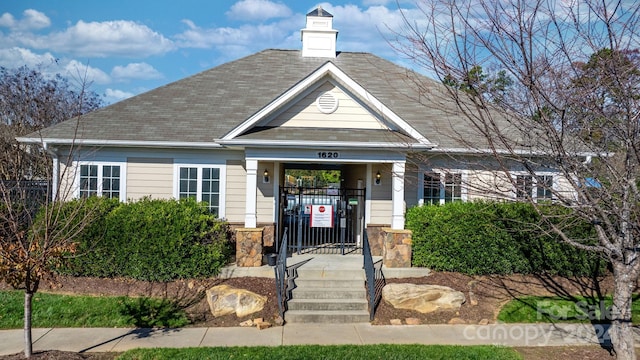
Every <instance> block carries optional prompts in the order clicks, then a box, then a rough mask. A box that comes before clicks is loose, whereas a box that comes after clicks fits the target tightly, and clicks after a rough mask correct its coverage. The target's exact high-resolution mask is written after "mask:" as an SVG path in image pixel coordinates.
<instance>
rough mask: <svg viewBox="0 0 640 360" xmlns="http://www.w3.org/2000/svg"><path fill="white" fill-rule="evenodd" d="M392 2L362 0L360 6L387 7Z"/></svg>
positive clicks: (387, 0) (385, 0) (386, 0)
mask: <svg viewBox="0 0 640 360" xmlns="http://www.w3.org/2000/svg"><path fill="white" fill-rule="evenodd" d="M391 1H392V0H363V1H362V5H364V6H371V5H387V4H388V3H390V2H391Z"/></svg>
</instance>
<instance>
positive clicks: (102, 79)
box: [63, 60, 111, 86]
mask: <svg viewBox="0 0 640 360" xmlns="http://www.w3.org/2000/svg"><path fill="white" fill-rule="evenodd" d="M64 69H65V74H63V75H65V76H66V77H67V78H69V79H71V80H74V81H75V82H77V83H78V84H80V85H83V86H90V85H91V84H92V83H96V84H109V83H110V82H111V78H110V77H109V75H107V73H105V72H104V71H102V70H100V69H98V68H94V67H91V66H89V65H88V64H83V63H81V62H79V61H77V60H70V61H69V62H68V63H67V64H66V65H65V66H64Z"/></svg>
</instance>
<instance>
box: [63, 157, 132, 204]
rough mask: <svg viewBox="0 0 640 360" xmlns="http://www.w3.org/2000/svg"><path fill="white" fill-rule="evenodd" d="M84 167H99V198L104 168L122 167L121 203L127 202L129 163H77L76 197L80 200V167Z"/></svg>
mask: <svg viewBox="0 0 640 360" xmlns="http://www.w3.org/2000/svg"><path fill="white" fill-rule="evenodd" d="M82 165H97V166H98V196H102V168H103V167H104V166H119V167H120V197H119V199H118V200H119V201H120V202H125V201H127V163H126V162H117V161H115V162H114V161H76V163H75V166H76V174H75V178H74V180H73V181H74V186H73V188H74V189H75V191H74V196H75V197H76V198H80V173H81V171H80V167H81V166H82Z"/></svg>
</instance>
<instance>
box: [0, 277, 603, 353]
mask: <svg viewBox="0 0 640 360" xmlns="http://www.w3.org/2000/svg"><path fill="white" fill-rule="evenodd" d="M386 283H414V284H434V285H444V286H449V287H451V288H453V289H455V290H459V291H462V292H463V293H464V294H465V296H466V297H467V301H466V302H465V303H464V304H463V305H462V306H461V308H460V310H458V311H440V312H435V313H431V314H421V313H418V312H415V311H409V310H398V309H394V308H393V307H392V306H391V305H389V304H387V303H385V302H384V301H381V302H380V304H379V305H378V308H377V311H376V317H375V319H374V321H373V324H374V325H386V324H390V321H391V320H392V319H400V320H401V321H402V322H403V323H405V322H406V319H407V318H417V319H418V320H419V321H420V323H422V324H443V323H449V322H451V321H452V319H454V318H455V320H454V321H457V322H458V323H467V324H478V323H483V322H488V323H494V322H495V321H496V316H497V314H498V312H499V310H500V307H501V306H502V305H503V304H504V303H506V302H507V301H509V300H511V299H513V298H515V297H518V296H523V295H568V294H572V295H583V296H592V295H594V294H596V293H597V292H602V293H606V292H610V291H611V290H612V286H613V281H612V279H611V277H604V278H600V279H597V281H594V280H592V279H565V278H560V277H553V276H521V275H512V276H468V275H463V274H459V273H446V272H434V273H432V274H431V275H429V276H426V277H419V278H404V279H386ZM221 284H226V285H230V286H233V287H238V288H244V289H247V290H250V291H253V292H255V293H258V294H261V295H264V296H266V297H267V299H268V300H267V303H266V305H265V307H264V309H263V310H262V311H261V312H259V313H255V314H252V315H250V316H247V317H244V318H238V317H237V316H235V315H233V314H232V315H227V316H222V317H213V315H211V313H210V311H209V307H208V304H207V301H206V298H205V291H206V289H208V288H210V287H212V286H215V285H221ZM0 288H5V289H6V288H7V286H6V285H4V284H0ZM40 291H45V292H53V293H63V294H84V295H96V296H101V295H114V296H118V295H126V296H150V297H163V298H168V299H172V300H174V301H176V302H177V303H178V304H180V305H181V306H182V307H183V308H184V309H185V310H186V311H187V313H188V314H189V316H190V319H191V321H192V325H191V326H206V327H219V326H238V325H239V324H240V323H241V322H242V321H245V320H247V319H254V318H257V317H262V318H264V319H265V320H266V321H269V322H271V323H274V319H275V318H276V316H277V315H278V306H277V303H276V301H275V283H274V280H273V279H267V278H256V277H244V278H232V279H206V280H180V281H173V282H168V283H157V282H146V281H137V280H131V279H99V278H85V277H59V278H57V279H55V281H54V282H52V283H47V284H45V285H43V286H42V287H41V290H40ZM470 291H471V292H472V293H473V298H474V300H475V301H473V302H472V301H470V298H469V296H470V294H469V292H470ZM476 302H477V304H476ZM517 350H518V351H519V352H520V353H521V354H522V355H523V356H524V358H525V359H552V358H565V357H572V358H580V359H603V358H612V357H611V355H610V354H609V353H608V352H607V351H606V350H604V349H602V348H600V347H591V346H571V347H535V348H517ZM115 356H116V354H90V353H84V354H78V353H69V352H61V351H47V352H43V353H37V354H34V357H33V358H34V359H47V360H51V359H92V360H106V359H112V358H114V357H115ZM19 358H22V355H21V354H16V355H12V356H5V357H0V359H8V360H9V359H11V360H13V359H19ZM613 358H614V357H613Z"/></svg>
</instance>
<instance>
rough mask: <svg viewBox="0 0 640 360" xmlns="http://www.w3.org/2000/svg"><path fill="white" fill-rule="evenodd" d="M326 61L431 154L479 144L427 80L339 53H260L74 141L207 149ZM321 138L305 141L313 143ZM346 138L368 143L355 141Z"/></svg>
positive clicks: (111, 114) (96, 118) (88, 119)
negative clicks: (421, 139)
mask: <svg viewBox="0 0 640 360" xmlns="http://www.w3.org/2000/svg"><path fill="white" fill-rule="evenodd" d="M327 61H331V62H333V63H334V64H335V65H336V66H337V67H338V68H340V69H341V70H342V71H343V72H344V73H346V74H347V75H348V76H349V77H350V78H352V79H353V80H354V81H355V82H357V83H358V84H359V85H360V86H362V87H363V88H365V89H366V90H367V91H368V92H369V93H371V94H372V95H373V96H375V97H376V98H377V99H378V100H380V101H381V102H382V103H383V104H385V105H386V106H387V107H388V108H390V109H391V110H392V111H393V112H394V113H396V114H397V115H399V116H400V117H401V118H402V119H404V120H405V121H406V122H407V123H409V124H410V125H411V126H413V127H414V128H415V129H416V130H417V131H419V132H420V133H422V134H423V135H424V136H425V137H426V138H427V139H428V140H430V141H431V142H432V143H435V144H437V145H438V146H439V147H444V148H450V147H457V148H459V147H462V146H463V145H461V144H460V143H459V142H458V141H456V140H455V139H456V138H464V139H465V140H467V141H471V142H474V141H475V142H476V143H477V142H482V141H480V140H481V137H478V136H477V135H476V134H474V133H473V132H471V131H470V127H469V126H467V125H465V122H464V121H463V117H462V116H459V115H457V112H456V108H455V104H453V103H450V102H448V101H445V100H442V101H440V100H438V98H444V97H443V96H442V97H441V96H439V95H440V90H438V89H440V87H441V86H440V85H439V84H438V83H436V82H434V81H432V80H430V79H427V78H424V77H420V76H418V77H417V79H419V80H420V82H421V85H422V86H424V85H425V84H426V85H427V91H426V92H424V91H420V92H418V91H417V90H416V88H415V86H414V84H415V83H414V81H415V79H416V76H417V75H416V74H415V73H413V72H411V70H408V69H406V68H403V67H400V66H397V65H395V64H393V63H391V62H389V61H387V60H384V59H381V58H379V57H377V56H374V55H372V54H369V53H354V52H340V53H338V54H337V56H336V58H335V59H324V58H303V57H302V56H301V52H300V51H297V50H264V51H261V52H258V53H256V54H253V55H250V56H247V57H244V58H241V59H238V60H235V61H232V62H229V63H226V64H223V65H220V66H217V67H215V68H212V69H210V70H206V71H204V72H201V73H199V74H196V75H193V76H190V77H187V78H185V79H182V80H179V81H176V82H174V83H170V84H167V85H165V86H162V87H159V88H157V89H155V90H152V91H149V92H147V93H144V94H141V95H138V96H135V97H132V98H129V99H127V100H124V101H121V102H118V103H116V104H113V105H110V106H107V107H105V108H102V109H99V110H97V111H94V112H92V113H89V114H86V115H84V116H83V117H82V118H81V119H80V120H79V121H80V125H79V126H78V133H77V136H76V137H75V138H76V139H79V140H91V141H93V140H96V141H149V142H185V143H186V142H190V143H211V142H214V141H215V140H216V139H220V138H222V137H223V136H224V135H225V134H227V133H228V132H229V131H231V130H232V129H233V128H235V127H236V126H238V125H240V124H241V123H243V122H244V121H245V120H247V119H248V118H249V117H251V116H252V115H253V114H254V113H255V112H257V111H258V110H260V109H261V108H263V107H264V106H266V105H268V104H269V103H270V102H272V101H273V100H274V99H275V98H277V97H278V96H279V95H281V94H283V93H284V92H285V91H286V90H288V89H290V88H292V87H293V86H294V85H296V84H297V83H298V82H299V81H301V80H302V79H304V78H305V77H307V76H308V75H309V74H311V73H312V72H313V71H314V70H316V69H318V68H319V67H320V66H322V65H323V64H324V63H326V62H327ZM362 100H363V101H366V99H362ZM76 124H77V120H69V121H66V122H63V123H61V124H58V125H56V126H53V127H50V128H48V129H45V130H43V131H42V132H41V134H40V135H41V136H42V137H43V138H45V139H47V138H48V139H73V138H74V132H75V129H76ZM267 134H274V136H284V135H283V133H282V132H277V131H275V130H274V131H271V132H263V133H262V135H257V133H255V132H254V133H253V134H247V135H244V137H245V138H246V139H249V140H250V139H251V138H252V137H256V136H265V135H267ZM327 134H328V133H327V132H319V133H316V134H315V135H314V136H313V137H314V138H315V139H316V140H318V139H322V137H325V136H327ZM333 134H334V135H335V134H337V133H336V132H333ZM343 135H344V134H343ZM354 135H355V133H354ZM376 136H377V135H376ZM354 139H355V140H356V141H358V139H360V140H362V141H371V140H367V139H364V138H363V137H362V136H360V137H358V136H356V137H355V138H354ZM327 140H329V139H327ZM405 140H407V141H409V139H407V138H406V137H405ZM476 140H477V141H476Z"/></svg>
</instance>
